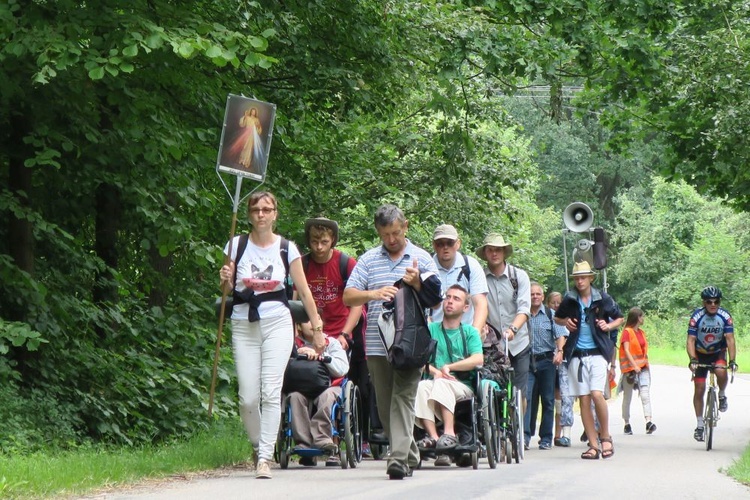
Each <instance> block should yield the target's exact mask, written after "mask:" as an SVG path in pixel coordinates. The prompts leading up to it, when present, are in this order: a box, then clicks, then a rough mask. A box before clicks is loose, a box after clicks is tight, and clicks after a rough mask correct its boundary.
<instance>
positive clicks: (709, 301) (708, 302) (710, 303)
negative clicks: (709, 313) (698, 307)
mask: <svg viewBox="0 0 750 500" xmlns="http://www.w3.org/2000/svg"><path fill="white" fill-rule="evenodd" d="M704 302H705V303H706V305H707V306H718V305H719V304H721V299H706V300H704Z"/></svg>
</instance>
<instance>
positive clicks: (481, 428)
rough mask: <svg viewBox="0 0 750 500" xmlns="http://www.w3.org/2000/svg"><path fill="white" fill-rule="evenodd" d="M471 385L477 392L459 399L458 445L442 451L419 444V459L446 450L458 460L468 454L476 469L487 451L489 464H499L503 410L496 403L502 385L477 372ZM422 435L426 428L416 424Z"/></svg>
mask: <svg viewBox="0 0 750 500" xmlns="http://www.w3.org/2000/svg"><path fill="white" fill-rule="evenodd" d="M472 386H473V387H474V396H472V397H471V398H470V399H463V400H460V401H457V402H456V408H455V410H454V416H455V425H456V434H457V437H458V444H457V445H456V447H455V448H454V449H452V450H450V451H448V452H440V453H438V452H437V451H436V450H434V449H432V448H429V449H427V448H420V449H419V457H420V462H421V461H422V460H424V459H435V458H437V455H438V454H445V455H448V456H450V457H451V459H452V461H453V462H456V463H458V462H459V459H460V457H462V456H464V455H467V454H468V455H469V456H470V457H471V467H472V468H473V469H475V470H476V469H478V468H479V458H480V456H483V455H486V457H487V462H488V463H489V466H490V468H491V469H494V468H496V467H497V464H498V463H499V462H500V445H501V441H500V436H501V428H500V425H499V418H500V415H501V413H500V412H499V407H498V406H497V403H498V401H501V398H500V397H499V395H498V387H499V386H498V384H497V383H495V382H493V381H490V380H482V379H481V377H479V375H478V374H474V378H473V383H472ZM423 435H424V431H423V430H422V429H420V428H419V427H417V426H415V439H417V440H419V439H420V438H421V437H423ZM466 465H467V466H468V464H466Z"/></svg>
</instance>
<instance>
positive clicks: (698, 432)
mask: <svg viewBox="0 0 750 500" xmlns="http://www.w3.org/2000/svg"><path fill="white" fill-rule="evenodd" d="M693 439H695V440H696V441H701V442H703V441H704V439H703V427H696V428H695V432H693Z"/></svg>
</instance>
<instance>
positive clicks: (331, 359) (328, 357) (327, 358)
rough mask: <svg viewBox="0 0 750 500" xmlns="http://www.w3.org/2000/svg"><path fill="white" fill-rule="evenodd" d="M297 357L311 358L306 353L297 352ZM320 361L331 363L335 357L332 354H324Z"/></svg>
mask: <svg viewBox="0 0 750 500" xmlns="http://www.w3.org/2000/svg"><path fill="white" fill-rule="evenodd" d="M297 359H310V358H308V357H307V356H306V355H305V354H297ZM319 361H322V362H323V363H330V362H331V361H333V358H331V357H330V356H323V357H322V358H321V359H320V360H319Z"/></svg>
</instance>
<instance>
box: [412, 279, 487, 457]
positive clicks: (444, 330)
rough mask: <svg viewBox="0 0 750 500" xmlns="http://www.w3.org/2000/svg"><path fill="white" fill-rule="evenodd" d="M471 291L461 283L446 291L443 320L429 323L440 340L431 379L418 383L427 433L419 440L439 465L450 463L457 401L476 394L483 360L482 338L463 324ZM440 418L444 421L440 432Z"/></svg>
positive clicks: (419, 417)
mask: <svg viewBox="0 0 750 500" xmlns="http://www.w3.org/2000/svg"><path fill="white" fill-rule="evenodd" d="M469 300H470V297H469V293H468V292H467V291H466V289H465V288H463V287H462V286H461V285H452V286H450V287H449V288H448V290H447V291H446V292H445V299H444V300H443V320H442V321H441V322H435V323H430V335H431V336H432V338H434V339H435V340H436V341H437V350H436V353H435V362H434V365H430V366H429V377H430V378H429V379H425V380H422V381H420V382H419V386H418V388H417V399H416V404H415V406H416V408H415V416H416V425H417V427H419V428H421V429H424V431H425V433H426V436H425V437H424V438H422V439H421V440H420V441H419V442H418V443H417V445H418V447H419V448H420V450H422V451H434V452H435V453H436V454H437V458H436V460H435V465H436V466H446V465H450V464H451V459H450V456H449V455H448V453H450V452H451V451H453V450H454V449H455V448H456V446H457V445H458V444H459V440H458V437H457V434H456V423H455V419H454V412H455V408H456V402H457V401H461V400H464V399H471V398H472V397H473V396H474V390H473V389H474V387H473V384H474V383H475V380H474V377H473V376H472V375H473V374H472V372H473V371H474V370H476V368H477V367H479V366H481V365H482V364H483V363H484V355H483V351H482V339H481V337H480V335H479V332H478V331H477V329H476V328H474V327H473V326H472V325H468V324H463V323H461V317H462V316H463V314H464V313H465V312H466V311H467V310H468V308H469V304H470V302H469ZM437 420H439V421H441V422H442V423H443V432H442V435H438V429H437V423H436V422H437Z"/></svg>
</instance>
